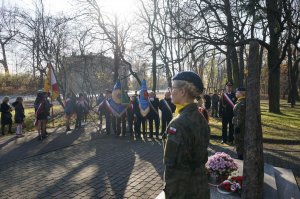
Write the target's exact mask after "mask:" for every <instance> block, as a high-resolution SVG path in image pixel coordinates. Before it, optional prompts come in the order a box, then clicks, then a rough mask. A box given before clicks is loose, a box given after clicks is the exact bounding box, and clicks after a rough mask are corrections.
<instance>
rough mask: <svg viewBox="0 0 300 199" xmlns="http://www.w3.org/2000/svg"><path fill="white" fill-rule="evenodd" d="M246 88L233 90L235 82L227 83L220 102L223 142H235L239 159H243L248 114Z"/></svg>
mask: <svg viewBox="0 0 300 199" xmlns="http://www.w3.org/2000/svg"><path fill="white" fill-rule="evenodd" d="M245 96H246V88H244V87H239V88H237V89H236V92H233V84H232V82H230V81H228V82H227V83H226V89H225V92H224V93H222V95H221V98H220V103H219V116H220V117H222V142H221V143H222V144H224V143H229V144H233V142H234V144H235V146H236V151H237V157H238V159H241V160H243V152H244V132H245V115H246V99H245Z"/></svg>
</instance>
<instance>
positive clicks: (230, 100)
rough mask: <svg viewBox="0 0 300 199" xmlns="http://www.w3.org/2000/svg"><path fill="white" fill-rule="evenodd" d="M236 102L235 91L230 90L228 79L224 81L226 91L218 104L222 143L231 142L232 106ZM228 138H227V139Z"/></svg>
mask: <svg viewBox="0 0 300 199" xmlns="http://www.w3.org/2000/svg"><path fill="white" fill-rule="evenodd" d="M235 102H236V97H235V93H234V92H232V82H231V81H228V82H227V83H226V91H225V92H224V93H222V95H221V98H220V104H219V115H220V117H222V142H221V143H222V144H223V143H227V141H229V143H232V142H233V124H232V117H233V107H234V104H235ZM227 126H229V131H228V136H227ZM227 138H228V140H227Z"/></svg>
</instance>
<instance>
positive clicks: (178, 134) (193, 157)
mask: <svg viewBox="0 0 300 199" xmlns="http://www.w3.org/2000/svg"><path fill="white" fill-rule="evenodd" d="M209 135H210V129H209V126H208V124H207V122H206V120H205V118H204V117H203V116H202V114H201V113H200V112H199V111H198V108H197V105H196V104H194V103H192V104H189V105H187V106H186V107H184V108H183V109H182V110H181V111H180V114H179V115H178V116H177V117H175V118H174V119H173V120H172V121H171V122H170V124H169V126H168V129H167V130H166V132H165V136H164V137H165V140H164V141H165V142H164V165H165V173H164V178H165V193H166V198H172V199H176V198H181V199H182V198H187V199H193V198H202V199H206V198H209V197H210V193H209V188H208V177H207V172H206V169H205V163H206V162H207V158H208V153H207V147H208V143H209Z"/></svg>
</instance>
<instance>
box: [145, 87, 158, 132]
mask: <svg viewBox="0 0 300 199" xmlns="http://www.w3.org/2000/svg"><path fill="white" fill-rule="evenodd" d="M149 102H150V103H149V105H150V112H149V113H148V115H147V118H148V121H149V130H150V136H149V137H150V138H153V121H154V124H155V136H156V138H158V131H159V113H158V107H159V99H158V98H157V97H156V96H155V93H154V92H153V91H152V92H150V93H149Z"/></svg>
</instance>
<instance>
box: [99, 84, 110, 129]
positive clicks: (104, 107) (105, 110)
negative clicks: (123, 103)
mask: <svg viewBox="0 0 300 199" xmlns="http://www.w3.org/2000/svg"><path fill="white" fill-rule="evenodd" d="M111 93H112V91H111V90H109V89H105V96H104V100H103V101H102V102H101V103H100V105H99V108H98V113H99V115H104V116H105V121H106V127H105V128H106V134H107V135H109V134H110V126H111V112H110V110H109V107H108V103H109V101H110V100H111ZM100 122H101V121H100ZM100 126H102V123H101V124H100Z"/></svg>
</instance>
